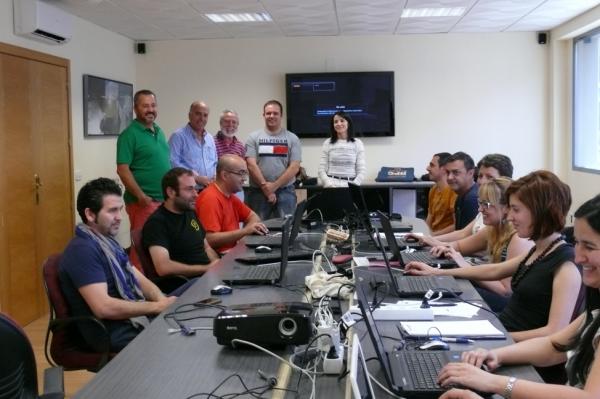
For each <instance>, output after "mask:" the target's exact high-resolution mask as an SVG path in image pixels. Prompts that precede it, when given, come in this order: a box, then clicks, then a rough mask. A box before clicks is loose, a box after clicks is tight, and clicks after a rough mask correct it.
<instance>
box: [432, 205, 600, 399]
mask: <svg viewBox="0 0 600 399" xmlns="http://www.w3.org/2000/svg"><path fill="white" fill-rule="evenodd" d="M575 238H576V241H577V244H576V246H575V262H577V264H579V265H581V267H582V269H583V283H584V284H585V286H586V306H585V313H584V314H582V315H581V316H579V317H578V318H577V319H575V320H574V321H573V322H572V323H571V324H569V325H568V326H567V327H566V328H564V329H562V330H561V331H559V332H557V333H555V334H552V335H550V336H546V337H539V338H534V339H531V340H527V341H525V342H520V343H517V344H513V345H509V346H505V347H502V348H498V349H492V350H486V349H478V350H476V351H471V352H465V353H463V356H462V360H463V362H464V363H450V364H448V365H447V366H446V367H444V369H442V371H441V372H440V375H439V380H438V382H439V383H440V385H442V386H448V385H451V384H453V385H462V386H465V387H468V388H471V389H475V390H479V391H482V392H493V393H498V394H500V395H503V396H504V397H505V398H508V399H510V398H512V399H521V398H527V399H546V398H563V399H579V398H581V399H583V398H598V397H600V353H599V350H598V344H599V343H600V317H598V315H599V314H600V195H597V196H596V197H594V198H593V199H591V200H589V201H587V202H586V203H584V204H583V205H582V206H581V207H579V209H578V210H577V212H575ZM565 360H566V361H567V363H566V369H567V375H568V384H567V386H564V385H549V384H540V383H536V382H530V381H525V380H517V379H515V378H514V377H507V376H501V375H495V374H491V373H488V372H485V371H483V370H481V369H480V367H481V365H483V364H485V365H486V366H487V367H488V369H489V370H491V371H493V370H495V369H496V368H498V367H500V366H501V365H503V364H524V363H533V364H534V365H538V366H541V365H549V364H557V363H561V362H564V361H565ZM441 399H480V396H479V395H477V394H475V393H473V392H471V391H468V390H463V389H452V390H450V391H448V392H446V393H445V394H444V395H442V396H441Z"/></svg>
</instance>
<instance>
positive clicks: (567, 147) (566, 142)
mask: <svg viewBox="0 0 600 399" xmlns="http://www.w3.org/2000/svg"><path fill="white" fill-rule="evenodd" d="M598 26H600V7H596V8H594V9H592V10H590V11H588V12H587V13H585V14H583V15H581V16H579V17H577V18H575V19H573V20H571V21H569V22H567V23H565V24H563V25H562V26H560V27H558V28H556V29H554V30H553V31H552V32H551V53H552V56H551V64H550V67H551V73H550V76H551V78H550V82H551V83H550V87H551V96H550V99H551V107H550V115H549V118H550V121H552V127H551V135H550V136H549V141H550V142H551V145H552V147H554V148H555V149H556V151H555V153H561V154H562V156H560V157H558V159H557V161H556V162H555V164H556V168H557V169H558V170H560V172H561V176H562V177H563V178H564V179H565V181H566V182H567V183H568V184H569V185H570V186H571V192H572V194H573V206H572V208H571V209H572V211H573V212H574V211H575V210H576V209H577V207H579V205H581V204H582V203H583V202H585V201H586V200H588V199H590V198H592V197H593V196H595V195H597V194H598V193H600V174H597V173H589V172H581V171H574V170H573V167H572V164H573V157H572V134H573V130H572V115H571V107H572V104H573V101H572V93H573V85H572V82H573V78H572V76H573V75H572V74H573V47H572V39H573V38H574V37H576V36H579V35H581V34H583V33H586V32H588V31H590V30H592V29H594V28H596V27H598Z"/></svg>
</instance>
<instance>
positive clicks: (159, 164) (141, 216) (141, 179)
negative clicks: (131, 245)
mask: <svg viewBox="0 0 600 399" xmlns="http://www.w3.org/2000/svg"><path fill="white" fill-rule="evenodd" d="M133 107H134V108H133V109H134V111H135V119H134V120H133V121H132V122H131V124H130V125H129V126H128V127H127V128H126V129H125V130H123V132H121V134H120V136H119V139H118V140H117V174H118V175H119V177H120V178H121V181H122V182H123V184H124V185H125V196H124V197H125V209H126V211H127V215H129V223H130V225H131V230H137V229H141V228H142V227H143V226H144V223H146V219H148V217H149V216H150V215H151V214H152V213H153V212H154V211H155V210H156V208H158V206H159V205H160V204H161V203H162V201H163V195H162V188H161V184H160V182H161V180H162V177H163V176H164V174H165V173H167V171H168V170H169V169H170V168H171V164H170V163H169V145H168V144H167V140H166V138H165V134H164V133H163V131H162V129H161V128H160V127H159V126H158V125H157V124H156V123H154V121H155V120H156V116H157V108H156V96H155V95H154V93H153V92H151V91H150V90H140V91H138V92H137V93H135V96H134V97H133ZM131 258H132V259H131V261H132V263H133V264H134V265H136V266H137V267H138V268H139V266H140V265H139V261H138V259H137V256H135V251H132V254H131Z"/></svg>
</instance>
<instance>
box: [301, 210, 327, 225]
mask: <svg viewBox="0 0 600 399" xmlns="http://www.w3.org/2000/svg"><path fill="white" fill-rule="evenodd" d="M314 212H317V213H318V214H319V216H321V224H323V223H324V221H323V220H324V218H323V212H321V210H320V209H319V208H315V209H313V210H311V211H310V212H308V213H307V214H306V216H304V219H308V217H309V216H310V214H311V213H314Z"/></svg>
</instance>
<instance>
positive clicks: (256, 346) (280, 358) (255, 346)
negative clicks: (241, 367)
mask: <svg viewBox="0 0 600 399" xmlns="http://www.w3.org/2000/svg"><path fill="white" fill-rule="evenodd" d="M231 343H232V344H233V343H240V344H244V345H248V346H251V347H253V348H256V349H258V350H260V351H263V352H264V353H266V354H267V355H271V356H273V357H274V358H276V359H279V361H281V362H283V363H285V364H287V365H288V366H290V367H291V368H293V369H294V370H298V371H300V372H301V373H302V374H304V375H305V376H306V377H308V379H309V380H310V382H311V383H312V392H311V393H310V397H309V399H314V398H315V393H316V385H315V377H314V376H312V375H310V372H309V371H307V370H305V369H303V368H302V367H299V366H296V365H295V364H293V363H291V362H290V361H288V360H285V359H284V358H282V357H281V356H279V355H276V354H275V353H273V352H271V351H270V350H268V349H266V348H263V347H262V346H260V345H257V344H255V343H253V342H250V341H245V340H243V339H237V338H234V339H232V340H231Z"/></svg>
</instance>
